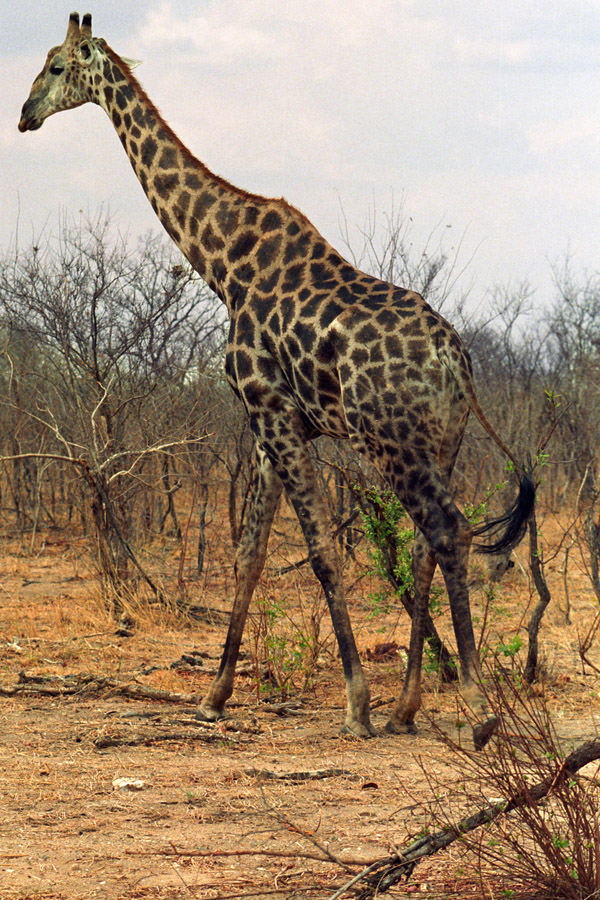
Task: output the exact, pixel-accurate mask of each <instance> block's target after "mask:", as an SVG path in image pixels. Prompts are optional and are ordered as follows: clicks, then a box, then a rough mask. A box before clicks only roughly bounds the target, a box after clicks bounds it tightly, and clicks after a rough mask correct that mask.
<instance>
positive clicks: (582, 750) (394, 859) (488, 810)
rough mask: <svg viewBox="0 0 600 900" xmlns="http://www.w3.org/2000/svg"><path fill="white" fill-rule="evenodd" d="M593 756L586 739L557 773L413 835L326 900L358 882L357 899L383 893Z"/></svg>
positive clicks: (594, 746) (594, 744)
mask: <svg viewBox="0 0 600 900" xmlns="http://www.w3.org/2000/svg"><path fill="white" fill-rule="evenodd" d="M596 759H600V740H598V739H597V740H593V741H587V742H586V743H585V744H582V745H581V746H580V747H578V748H577V749H576V750H574V751H573V752H572V753H569V755H568V756H567V757H565V759H564V761H563V763H562V765H561V767H560V769H559V771H558V773H556V774H555V775H554V777H553V778H552V779H551V780H550V779H546V780H545V781H542V782H540V783H539V784H536V785H534V786H533V787H532V788H530V789H529V790H528V791H527V793H526V794H519V795H516V796H514V797H509V798H507V799H505V800H500V801H498V802H497V803H493V804H490V805H489V806H486V807H485V808H484V809H480V810H478V811H477V812H475V813H472V814H471V815H469V816H466V817H465V818H463V819H461V820H460V822H457V823H456V824H454V825H449V826H447V827H446V828H444V829H443V830H442V831H437V832H435V833H434V834H429V835H424V836H423V837H420V838H417V840H416V841H413V842H412V844H409V845H408V847H406V848H405V849H404V850H402V851H401V852H400V853H396V854H393V855H391V856H386V857H383V858H382V859H381V860H378V861H377V862H375V863H372V864H371V865H369V866H368V867H367V868H366V869H365V870H364V871H363V872H360V873H359V874H358V875H355V876H354V877H353V878H352V880H351V881H349V882H347V883H346V884H344V885H343V887H341V888H340V889H339V890H338V891H336V892H335V894H332V895H331V897H330V898H329V900H338V898H339V897H341V896H342V894H344V893H345V892H346V891H347V890H348V889H349V888H350V887H353V886H355V885H356V884H357V883H359V882H361V881H363V882H365V883H366V885H367V886H366V887H365V888H364V890H362V891H361V893H359V894H358V895H357V897H358V900H368V898H370V897H373V896H375V895H379V894H383V893H385V891H388V890H389V889H390V888H391V887H393V886H394V885H395V884H397V883H398V882H399V881H401V880H402V879H403V878H409V877H410V875H411V873H412V871H413V869H414V868H415V866H416V865H417V863H418V862H420V861H421V860H422V859H424V858H425V857H427V856H432V855H433V854H434V853H437V852H438V851H439V850H444V849H445V848H446V847H449V846H450V844H453V843H454V842H455V841H457V840H459V839H460V838H462V837H464V835H465V834H468V833H469V832H470V831H474V830H475V829H476V828H480V827H481V826H482V825H489V823H490V822H493V821H494V819H497V818H498V817H499V816H501V815H507V814H508V813H510V812H511V811H512V810H514V809H518V808H519V807H522V806H535V805H536V804H538V803H539V802H540V801H541V800H543V799H544V797H546V796H547V795H548V794H549V793H550V792H551V791H552V790H554V788H556V786H557V785H558V784H561V783H563V782H564V781H565V780H566V779H567V778H569V777H570V776H571V775H574V774H575V773H576V772H578V771H579V769H582V768H583V766H586V765H587V764H588V763H590V762H593V761H594V760H596Z"/></svg>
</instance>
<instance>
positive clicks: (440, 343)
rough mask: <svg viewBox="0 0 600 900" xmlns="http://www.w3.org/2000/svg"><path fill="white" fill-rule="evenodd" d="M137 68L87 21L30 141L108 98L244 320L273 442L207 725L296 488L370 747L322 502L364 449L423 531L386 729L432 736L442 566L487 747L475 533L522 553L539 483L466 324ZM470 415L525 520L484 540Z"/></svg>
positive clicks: (233, 328)
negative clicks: (335, 451)
mask: <svg viewBox="0 0 600 900" xmlns="http://www.w3.org/2000/svg"><path fill="white" fill-rule="evenodd" d="M133 65H134V63H133V61H131V60H127V59H125V58H123V57H119V56H118V55H117V54H116V53H115V52H114V51H113V50H112V49H111V48H110V47H109V46H108V44H107V43H106V42H105V41H104V40H103V39H101V38H97V37H94V36H93V35H92V18H91V15H90V14H89V13H88V14H86V15H84V16H83V19H82V20H81V25H80V20H79V15H78V14H77V13H72V14H71V16H70V18H69V23H68V29H67V34H66V37H65V40H64V41H63V43H62V44H61V45H60V46H57V47H53V48H52V49H51V50H50V51H49V53H48V56H47V59H46V62H45V64H44V68H43V69H42V71H41V73H40V74H39V75H38V76H37V78H36V79H35V81H34V82H33V85H32V88H31V92H30V95H29V98H28V99H27V101H26V102H25V104H24V106H23V110H22V114H21V119H20V122H19V130H20V131H22V132H24V131H28V130H29V131H33V130H35V129H38V128H40V127H41V125H42V123H43V122H44V120H45V119H46V118H47V117H48V116H50V115H52V114H53V113H56V112H59V111H61V110H65V109H71V108H74V107H77V106H80V105H81V104H83V103H86V102H91V103H95V104H97V105H99V106H100V107H102V109H104V111H105V112H106V113H107V114H108V116H109V118H110V119H111V121H112V123H113V126H114V128H115V130H116V132H117V135H118V136H119V139H120V140H121V143H122V145H123V147H124V149H125V152H126V154H127V156H128V158H129V161H130V163H131V166H132V167H133V170H134V172H135V174H136V175H137V177H138V179H139V181H140V184H141V186H142V188H143V190H144V192H145V193H146V196H147V197H148V199H149V201H150V203H151V204H152V207H153V209H154V211H155V213H156V214H157V216H158V218H159V220H160V222H161V223H162V225H163V226H164V228H165V230H166V231H167V233H168V234H169V235H170V237H171V238H172V239H173V241H174V242H175V243H176V244H177V246H178V247H179V249H180V250H181V252H182V253H183V255H184V256H185V257H186V258H187V259H188V260H189V262H190V264H191V265H192V266H193V268H194V269H195V270H196V271H197V272H198V273H199V275H200V276H201V277H202V278H203V279H204V281H205V282H206V283H207V284H208V285H209V287H210V288H211V289H212V290H213V291H215V292H216V294H217V295H218V296H219V297H220V299H221V300H222V301H223V303H224V304H225V306H226V308H227V312H228V316H229V320H230V329H229V337H228V344H227V351H226V362H225V371H226V376H227V379H228V381H229V383H230V385H231V387H232V388H233V390H234V392H235V393H236V394H237V396H238V397H239V398H240V399H241V401H242V402H243V404H244V406H245V408H246V410H247V413H248V415H249V419H250V425H251V428H252V432H253V435H254V438H255V440H256V445H257V451H256V467H255V476H254V479H253V484H252V487H251V498H250V512H249V514H248V517H247V521H246V525H245V530H244V533H243V536H242V538H241V540H240V543H239V546H238V549H237V551H236V558H235V583H236V587H235V596H234V601H233V606H232V612H231V618H230V623H229V628H228V632H227V638H226V641H225V645H224V649H223V655H222V659H221V664H220V667H219V671H218V674H217V675H216V677H215V679H214V681H213V683H212V685H211V687H210V689H209V691H208V693H207V695H206V697H204V698H203V701H202V704H201V708H200V713H199V715H200V716H201V717H203V718H205V719H206V720H211V721H212V720H215V719H217V718H219V717H221V716H222V715H224V709H225V704H226V701H227V700H228V699H229V697H230V696H231V694H232V691H233V680H234V673H235V666H236V661H237V658H238V652H239V648H240V643H241V640H242V635H243V631H244V624H245V621H246V617H247V612H248V607H249V604H250V600H251V598H252V595H253V592H254V589H255V587H256V585H257V582H258V580H259V578H260V575H261V572H262V569H263V566H264V563H265V557H266V551H267V541H268V537H269V532H270V529H271V524H272V521H273V517H274V515H275V511H276V508H277V506H278V502H279V499H280V495H281V492H282V490H283V489H284V488H285V491H286V493H287V496H288V498H289V500H290V502H291V504H292V505H293V507H294V509H295V512H296V514H297V516H298V519H299V522H300V525H301V528H302V531H303V534H304V538H305V540H306V544H307V547H308V553H309V558H310V562H311V564H312V568H313V570H314V573H315V575H316V577H317V578H318V580H319V581H320V583H321V585H322V587H323V591H324V594H325V597H326V600H327V603H328V606H329V611H330V615H331V620H332V624H333V630H334V633H335V636H336V638H337V642H338V646H339V651H340V656H341V660H342V667H343V672H344V676H345V682H346V693H347V711H346V717H345V722H344V725H343V727H342V731H345V732H347V733H350V734H353V735H357V736H359V737H369V736H371V735H373V734H375V733H376V732H375V729H374V727H373V725H372V723H371V718H370V703H369V687H368V684H367V681H366V678H365V675H364V672H363V669H362V666H361V662H360V658H359V653H358V649H357V645H356V641H355V638H354V635H353V632H352V626H351V623H350V618H349V615H348V609H347V605H346V600H345V595H344V589H343V583H342V578H341V571H340V564H339V560H338V557H337V552H336V549H335V547H334V543H333V541H332V538H331V536H330V534H329V529H328V525H327V515H326V509H325V505H324V502H323V498H322V497H321V496H320V495H319V492H318V491H317V489H316V482H315V473H314V470H313V467H312V464H311V461H310V457H309V443H310V441H311V440H313V439H314V438H315V437H317V436H318V435H330V436H331V437H334V438H341V439H346V440H349V441H350V443H351V445H352V447H353V448H355V449H356V450H358V451H359V452H360V453H362V454H364V455H365V456H366V457H367V458H368V459H369V460H370V461H371V462H372V463H373V464H374V465H375V467H376V468H377V470H378V471H379V472H380V473H381V475H382V476H383V478H384V479H385V480H386V481H387V483H388V484H389V485H390V486H391V488H392V489H393V490H394V491H395V493H396V495H397V496H398V498H399V499H400V501H401V502H402V503H403V505H404V507H405V509H406V511H407V512H408V513H409V515H410V516H411V518H412V520H413V522H414V525H415V544H414V557H413V572H414V583H415V610H414V617H413V622H412V629H411V639H410V648H409V658H408V663H407V671H406V676H405V682H404V685H403V688H402V690H401V693H400V696H399V698H398V700H397V702H396V704H395V706H394V707H393V709H392V711H391V714H390V717H389V721H388V722H387V725H386V728H387V730H388V731H390V732H392V733H403V732H404V733H406V732H411V731H414V730H415V726H414V717H415V714H416V713H417V711H418V709H419V708H420V705H421V657H422V649H423V619H424V616H425V613H426V610H427V603H428V595H429V588H430V584H431V580H432V577H433V573H434V570H435V568H436V565H439V567H440V569H441V572H442V574H443V577H444V580H445V584H446V588H447V592H448V596H449V602H450V609H451V616H452V622H453V627H454V631H455V636H456V642H457V647H458V654H459V658H460V668H461V691H462V695H463V697H464V699H465V701H466V703H467V704H468V705H469V706H470V707H471V708H472V709H473V710H474V711H475V725H474V730H473V738H474V742H475V745H476V746H477V747H481V746H483V745H484V744H485V743H486V742H487V741H488V740H489V738H490V737H491V735H492V734H493V731H494V729H495V727H496V720H495V718H494V717H493V716H489V717H488V715H487V712H486V703H485V698H484V695H483V691H482V689H481V683H480V682H481V676H480V668H479V660H478V655H477V650H476V646H475V639H474V634H473V626H472V622H471V613H470V607H469V595H468V588H467V561H468V554H469V548H470V545H471V542H472V537H473V534H474V533H475V534H483V533H485V532H487V533H489V534H491V536H492V541H493V542H492V543H491V544H488V545H486V546H484V547H483V548H481V549H484V550H486V551H488V552H498V551H500V550H501V549H504V548H507V547H512V546H514V545H515V544H516V543H517V542H518V541H519V540H520V538H521V537H522V534H523V532H524V530H525V526H526V523H527V521H528V518H529V515H530V513H531V510H532V508H533V503H534V494H535V492H534V486H533V483H532V481H531V479H530V478H529V476H528V475H527V474H526V473H525V472H524V470H523V467H521V466H520V465H519V463H518V462H517V460H516V459H515V458H514V457H513V454H512V453H511V451H510V450H509V448H508V447H507V446H506V445H505V444H504V442H503V441H502V439H501V438H500V437H499V436H498V434H497V433H496V431H495V430H494V428H493V427H492V425H491V424H490V423H489V422H488V420H487V419H486V418H485V416H484V414H483V412H482V410H481V407H480V405H479V402H478V400H477V397H476V395H475V391H474V388H473V377H472V368H471V363H470V359H469V356H468V353H467V351H466V349H465V347H464V346H463V344H462V342H461V340H460V338H459V337H458V335H457V333H456V332H455V330H454V329H453V327H452V326H451V325H450V324H449V323H448V322H447V321H446V320H445V319H444V318H443V317H442V316H441V315H439V314H438V313H437V312H435V311H434V310H433V309H432V308H431V307H430V306H429V304H428V303H426V302H425V300H424V299H423V298H422V297H421V296H420V295H419V294H417V293H415V292H413V291H410V290H406V289H404V288H400V287H397V286H395V285H392V284H388V283H386V282H384V281H381V280H379V279H377V278H373V277H371V276H370V275H368V274H366V273H364V272H361V271H359V270H358V269H356V268H355V267H354V266H353V265H351V264H350V263H349V262H347V261H346V260H345V259H343V258H342V257H341V256H340V255H339V254H338V253H337V252H336V251H335V250H334V249H333V247H332V246H331V245H330V244H329V243H328V242H327V241H326V240H325V238H323V237H322V236H321V235H320V234H319V232H318V231H317V230H316V228H315V227H314V226H313V225H312V224H311V223H310V222H309V220H308V219H307V218H306V217H305V216H304V215H303V214H302V213H300V212H299V211H298V210H296V209H295V208H294V207H293V206H291V205H290V204H289V203H287V202H286V201H285V200H284V199H267V198H265V197H262V196H258V195H256V194H252V193H248V192H247V191H244V190H241V189H239V188H237V187H234V186H233V185H231V184H230V183H228V182H227V181H226V180H225V179H223V178H221V177H220V176H218V175H216V174H214V173H213V172H211V171H210V170H209V169H208V168H207V167H206V166H205V165H204V164H203V163H202V162H200V161H199V160H198V159H197V158H196V157H194V156H193V155H192V153H191V152H190V151H189V150H188V149H187V148H186V147H185V146H184V145H183V143H182V142H181V141H180V140H179V138H178V137H177V136H176V135H175V133H174V132H173V131H172V130H171V128H170V127H169V126H168V125H167V124H166V122H165V121H164V119H163V118H162V117H161V115H160V114H159V112H158V110H157V109H156V107H155V106H154V105H153V104H152V102H151V101H150V99H149V98H148V96H147V95H146V93H145V92H144V90H143V89H142V87H141V86H140V84H139V82H138V81H137V80H136V78H135V76H134V75H133V73H132V66H133ZM469 412H472V413H474V414H475V416H476V417H477V419H478V420H479V421H480V423H481V425H482V426H483V428H484V429H485V430H486V431H487V432H488V433H489V435H490V436H491V437H492V438H493V440H494V441H495V442H496V443H497V444H498V446H499V447H500V448H501V449H502V450H503V452H504V453H505V454H506V455H507V456H508V458H509V459H510V460H511V461H512V462H513V465H514V467H515V470H516V471H517V473H519V493H518V497H517V500H516V501H515V503H514V505H513V507H512V508H511V509H510V510H509V511H508V512H507V513H506V514H505V515H504V516H501V517H500V518H498V519H496V520H494V521H493V522H490V523H488V524H487V525H485V526H482V527H480V528H479V529H477V530H476V531H475V532H474V531H473V529H472V528H471V527H470V526H469V524H468V522H467V520H466V519H465V518H464V516H463V515H462V514H461V513H460V511H459V510H458V508H457V506H456V505H455V502H454V499H453V497H452V495H451V493H450V489H449V479H450V475H451V473H452V470H453V467H454V464H455V461H456V456H457V454H458V450H459V448H460V444H461V440H462V437H463V433H464V430H465V426H466V422H467V417H468V415H469Z"/></svg>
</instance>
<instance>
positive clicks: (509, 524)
mask: <svg viewBox="0 0 600 900" xmlns="http://www.w3.org/2000/svg"><path fill="white" fill-rule="evenodd" d="M441 355H442V354H440V356H441ZM442 359H443V362H444V363H445V365H446V366H447V367H448V369H449V370H450V372H451V373H452V375H453V377H454V380H455V381H456V383H457V385H458V387H459V388H460V390H461V391H462V393H463V394H464V396H465V399H466V400H467V403H468V404H469V406H470V408H471V411H472V412H473V413H474V415H475V416H476V417H477V419H478V420H479V422H480V423H481V425H482V427H483V428H484V429H485V430H486V431H487V433H488V434H489V435H490V437H491V438H492V440H493V441H494V443H495V444H497V445H498V447H499V448H500V449H501V450H502V451H503V453H505V454H506V456H507V457H508V458H509V460H510V461H511V463H512V464H513V466H514V469H515V472H516V474H517V477H518V479H519V492H518V494H517V497H516V499H515V501H514V503H513V504H512V506H511V507H510V508H509V509H508V510H506V512H504V513H502V515H500V516H498V517H497V518H495V519H491V520H489V521H487V522H485V523H484V524H483V525H479V526H478V527H477V528H475V529H474V530H473V534H474V535H475V536H476V537H480V536H482V535H486V536H488V537H492V538H493V540H492V541H491V543H485V544H475V545H474V546H475V549H476V550H477V552H478V553H486V554H493V553H504V552H507V551H508V550H512V549H513V548H514V547H516V546H517V544H519V543H520V541H521V540H522V539H523V536H524V535H525V531H526V530H527V524H528V522H529V519H530V518H531V514H532V513H533V507H534V505H535V484H534V482H533V479H532V477H531V464H529V465H523V464H522V463H519V462H518V461H517V460H516V459H515V457H514V455H513V453H512V452H511V450H509V448H508V447H507V446H506V444H505V443H504V441H503V440H502V438H501V437H500V435H499V434H498V433H497V432H496V429H495V428H494V427H493V426H492V425H491V424H490V422H489V421H488V420H487V418H486V416H485V413H484V412H483V410H482V408H481V406H480V405H479V401H478V399H477V396H476V394H475V390H474V388H473V382H472V379H471V373H470V366H469V365H468V363H467V359H464V365H462V366H461V365H458V366H457V364H456V362H455V361H454V360H452V359H451V358H450V357H449V356H448V355H446V354H445V353H444V354H443V357H442Z"/></svg>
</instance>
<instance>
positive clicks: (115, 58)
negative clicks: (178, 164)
mask: <svg viewBox="0 0 600 900" xmlns="http://www.w3.org/2000/svg"><path fill="white" fill-rule="evenodd" d="M98 43H99V44H101V46H102V48H103V50H104V51H105V52H106V54H107V56H108V57H109V58H110V59H111V61H112V62H113V63H115V65H116V66H118V68H119V69H120V70H121V72H122V73H123V74H124V75H125V77H126V78H127V80H128V82H129V83H130V84H131V86H132V87H133V88H134V90H135V91H136V93H137V94H138V95H139V97H140V99H141V100H142V101H143V102H144V104H145V105H146V106H147V107H148V109H150V111H151V112H152V113H153V115H155V116H156V117H157V119H159V120H160V122H161V124H162V127H163V128H164V130H165V133H166V134H167V135H168V136H169V139H170V140H172V141H173V142H174V143H175V144H177V146H178V148H179V150H180V151H181V153H182V154H183V155H184V157H185V158H186V159H188V160H189V161H190V162H191V163H193V164H194V165H195V166H198V168H199V169H202V171H203V172H205V173H206V174H208V175H210V177H211V178H213V179H214V180H215V181H216V182H217V183H218V184H220V185H221V186H222V187H224V188H225V189H226V190H227V191H233V192H234V193H236V194H237V195H238V196H239V197H240V198H241V199H242V200H250V201H253V200H254V201H258V202H259V203H264V202H267V203H280V204H281V205H282V206H283V207H284V208H285V209H286V210H288V212H289V213H291V215H292V216H293V217H295V218H298V219H300V220H301V221H302V222H303V223H304V224H305V225H309V226H310V227H311V228H314V225H313V224H312V222H311V221H310V219H309V218H308V217H307V216H305V215H304V213H302V212H300V210H299V209H296V207H295V206H293V205H292V204H291V203H288V201H287V200H286V199H285V198H284V197H279V198H271V197H265V196H264V195H263V194H256V193H253V192H252V191H245V190H244V189H243V188H240V187H237V186H236V185H235V184H231V182H230V181H227V179H226V178H223V177H222V176H221V175H217V174H216V173H215V172H213V171H212V170H211V169H209V168H208V166H207V165H205V164H204V163H203V162H202V161H201V160H199V159H198V157H197V156H194V154H193V153H192V152H191V150H189V149H188V148H187V147H186V145H185V144H184V143H183V141H182V140H181V139H180V138H179V137H178V135H177V134H176V133H175V132H174V131H173V129H172V128H171V126H170V125H169V123H168V122H167V121H165V119H164V117H163V115H162V113H161V112H160V110H159V109H158V108H157V107H156V106H155V104H154V103H153V102H152V100H151V99H150V97H149V96H148V94H147V93H146V91H145V90H144V88H143V87H142V85H141V84H140V82H139V81H138V80H137V78H136V77H135V75H134V74H133V72H132V70H131V67H130V66H129V65H128V64H127V62H126V61H125V60H124V59H123V58H122V57H121V56H119V54H118V53H116V52H115V50H113V49H112V47H111V46H110V45H109V44H107V43H106V41H105V40H104V39H103V38H98Z"/></svg>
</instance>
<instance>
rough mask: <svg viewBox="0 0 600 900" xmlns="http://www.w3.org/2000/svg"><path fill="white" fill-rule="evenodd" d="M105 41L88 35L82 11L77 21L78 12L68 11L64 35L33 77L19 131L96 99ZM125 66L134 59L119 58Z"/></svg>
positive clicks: (89, 19) (89, 29)
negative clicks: (65, 33)
mask: <svg viewBox="0 0 600 900" xmlns="http://www.w3.org/2000/svg"><path fill="white" fill-rule="evenodd" d="M106 59H107V53H106V44H105V42H104V41H103V40H102V38H94V37H92V17H91V15H90V14H89V13H86V14H85V15H84V17H83V19H82V21H81V26H80V24H79V13H75V12H74V13H71V15H70V16H69V26H68V28H67V35H66V37H65V39H64V41H63V43H62V44H61V45H60V46H59V47H53V48H52V49H51V50H50V52H49V53H48V56H47V58H46V63H45V65H44V68H43V69H42V71H41V72H40V74H39V75H38V76H37V78H36V79H35V81H34V82H33V85H32V87H31V91H30V94H29V97H28V98H27V100H26V102H25V104H24V106H23V109H22V111H21V120H20V122H19V131H35V130H36V129H37V128H41V126H42V124H43V122H44V120H45V119H47V118H48V116H51V115H53V114H54V113H56V112H60V111H61V110H63V109H74V108H75V107H76V106H81V105H82V103H87V102H89V101H91V102H96V103H97V102H98V98H99V84H100V83H101V82H102V81H103V79H104V78H105V72H106V69H105V67H104V62H105V61H106ZM123 61H124V62H125V63H127V65H129V66H130V67H133V66H134V65H137V62H136V61H135V60H128V59H123Z"/></svg>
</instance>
